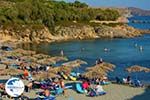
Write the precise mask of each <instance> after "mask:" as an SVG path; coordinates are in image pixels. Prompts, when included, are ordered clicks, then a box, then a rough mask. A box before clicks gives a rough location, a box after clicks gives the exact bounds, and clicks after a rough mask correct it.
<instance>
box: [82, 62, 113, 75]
mask: <svg viewBox="0 0 150 100" xmlns="http://www.w3.org/2000/svg"><path fill="white" fill-rule="evenodd" d="M114 68H115V65H113V64H110V63H106V62H103V63H101V64H97V65H95V66H93V67H89V68H87V69H86V70H87V72H85V73H84V74H83V75H84V76H86V77H89V78H95V77H97V78H102V77H103V76H106V75H107V72H109V71H113V69H114Z"/></svg>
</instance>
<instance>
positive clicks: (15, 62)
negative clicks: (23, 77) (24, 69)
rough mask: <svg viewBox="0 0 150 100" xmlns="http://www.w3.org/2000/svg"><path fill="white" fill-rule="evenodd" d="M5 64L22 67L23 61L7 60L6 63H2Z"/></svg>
mask: <svg viewBox="0 0 150 100" xmlns="http://www.w3.org/2000/svg"><path fill="white" fill-rule="evenodd" d="M2 63H3V64H5V65H14V64H16V65H20V63H21V61H16V60H5V61H2Z"/></svg>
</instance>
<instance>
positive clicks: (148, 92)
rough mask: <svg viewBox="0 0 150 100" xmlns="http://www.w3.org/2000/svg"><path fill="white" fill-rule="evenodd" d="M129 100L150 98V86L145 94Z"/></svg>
mask: <svg viewBox="0 0 150 100" xmlns="http://www.w3.org/2000/svg"><path fill="white" fill-rule="evenodd" d="M129 100H150V87H149V88H148V87H147V88H146V89H145V91H144V93H143V94H140V95H137V96H134V97H133V98H131V99H129Z"/></svg>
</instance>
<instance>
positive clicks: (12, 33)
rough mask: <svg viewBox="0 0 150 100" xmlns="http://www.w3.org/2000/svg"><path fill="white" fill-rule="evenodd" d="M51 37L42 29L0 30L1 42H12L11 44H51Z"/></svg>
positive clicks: (46, 30)
mask: <svg viewBox="0 0 150 100" xmlns="http://www.w3.org/2000/svg"><path fill="white" fill-rule="evenodd" d="M52 38H53V36H52V35H51V33H50V32H49V30H48V28H46V27H44V28H43V29H38V30H35V29H28V28H27V29H23V30H17V31H16V30H13V29H0V39H1V41H12V42H36V43H39V42H51V41H52Z"/></svg>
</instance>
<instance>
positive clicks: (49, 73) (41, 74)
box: [33, 72, 57, 80]
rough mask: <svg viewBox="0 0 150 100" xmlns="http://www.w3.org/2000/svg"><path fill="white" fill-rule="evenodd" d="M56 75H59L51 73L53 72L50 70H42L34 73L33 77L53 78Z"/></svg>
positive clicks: (40, 78)
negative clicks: (46, 71)
mask: <svg viewBox="0 0 150 100" xmlns="http://www.w3.org/2000/svg"><path fill="white" fill-rule="evenodd" d="M56 76H57V75H56V74H54V73H51V72H48V73H45V72H42V73H39V74H36V75H34V76H33V77H34V78H35V79H36V80H42V79H47V78H53V77H56Z"/></svg>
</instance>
